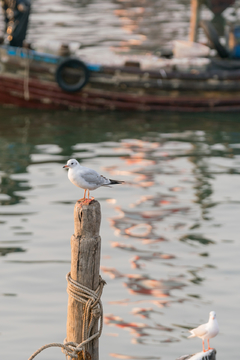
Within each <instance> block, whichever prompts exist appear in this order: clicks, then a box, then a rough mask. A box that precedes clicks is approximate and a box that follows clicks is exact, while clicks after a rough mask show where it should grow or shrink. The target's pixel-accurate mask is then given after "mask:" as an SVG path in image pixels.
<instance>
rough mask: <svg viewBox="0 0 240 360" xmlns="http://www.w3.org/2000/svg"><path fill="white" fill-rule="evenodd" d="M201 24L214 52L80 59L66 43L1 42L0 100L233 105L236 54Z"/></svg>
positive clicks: (238, 73)
mask: <svg viewBox="0 0 240 360" xmlns="http://www.w3.org/2000/svg"><path fill="white" fill-rule="evenodd" d="M229 1H232V0H229ZM202 27H203V28H204V29H205V31H206V34H207V36H208V37H209V38H210V40H212V43H213V45H214V46H215V48H216V49H217V51H218V53H219V55H220V57H216V56H215V57H211V56H207V55H205V57H200V56H199V57H184V58H182V57H180V58H179V57H173V58H169V56H168V55H169V54H168V55H166V54H163V56H162V57H156V56H145V57H142V58H140V57H137V56H135V57H134V56H132V57H129V58H124V57H122V59H120V60H119V61H118V62H117V63H114V64H112V65H111V64H109V63H101V64H99V63H97V62H94V60H93V59H84V60H83V59H82V58H81V52H80V56H76V55H73V54H70V52H69V51H68V47H67V46H66V45H63V46H62V48H61V49H60V50H66V51H60V53H59V54H50V53H46V52H40V51H36V50H32V49H29V48H24V47H17V46H10V45H6V44H2V45H0V104H3V105H7V106H19V107H25V108H35V109H56V110H57V109H59V110H61V109H63V110H64V109H67V110H138V111H149V110H155V111H161V110H163V111H164V110H166V111H183V112H205V111H221V112H222V111H239V110H240V60H238V59H235V58H232V57H231V56H228V55H229V53H228V51H227V50H226V49H225V48H223V46H221V44H220V42H219V41H218V39H216V38H217V36H216V34H215V33H214V29H213V27H212V25H211V24H210V23H209V22H206V21H205V22H202ZM192 44H194V43H192ZM195 46H196V44H195ZM199 46H203V45H201V44H199ZM205 48H207V47H206V46H205ZM236 48H237V47H236ZM208 50H209V48H208ZM184 51H187V48H185V50H184ZM194 51H195V50H194Z"/></svg>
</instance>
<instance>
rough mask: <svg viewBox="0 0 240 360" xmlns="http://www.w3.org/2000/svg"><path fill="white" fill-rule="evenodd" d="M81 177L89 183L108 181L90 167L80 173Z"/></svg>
mask: <svg viewBox="0 0 240 360" xmlns="http://www.w3.org/2000/svg"><path fill="white" fill-rule="evenodd" d="M81 175H82V178H83V179H84V180H85V181H86V182H88V183H89V184H91V185H97V186H101V185H107V184H109V183H110V181H109V180H108V179H107V178H105V177H104V176H102V175H100V174H99V173H97V172H96V171H95V170H92V169H86V168H85V169H84V172H83V173H82V174H81Z"/></svg>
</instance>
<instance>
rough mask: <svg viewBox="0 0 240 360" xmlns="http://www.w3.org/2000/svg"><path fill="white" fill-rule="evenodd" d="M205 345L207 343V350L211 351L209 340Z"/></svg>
mask: <svg viewBox="0 0 240 360" xmlns="http://www.w3.org/2000/svg"><path fill="white" fill-rule="evenodd" d="M207 343H208V350H213V348H211V347H210V344H209V339H208V341H207Z"/></svg>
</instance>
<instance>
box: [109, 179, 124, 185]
mask: <svg viewBox="0 0 240 360" xmlns="http://www.w3.org/2000/svg"><path fill="white" fill-rule="evenodd" d="M109 180H110V184H111V185H115V184H123V183H124V181H118V180H112V179H109Z"/></svg>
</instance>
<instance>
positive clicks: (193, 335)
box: [188, 330, 196, 338]
mask: <svg viewBox="0 0 240 360" xmlns="http://www.w3.org/2000/svg"><path fill="white" fill-rule="evenodd" d="M189 332H190V333H191V335H190V336H188V338H193V337H196V335H195V334H194V332H193V331H192V330H190V331H189Z"/></svg>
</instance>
